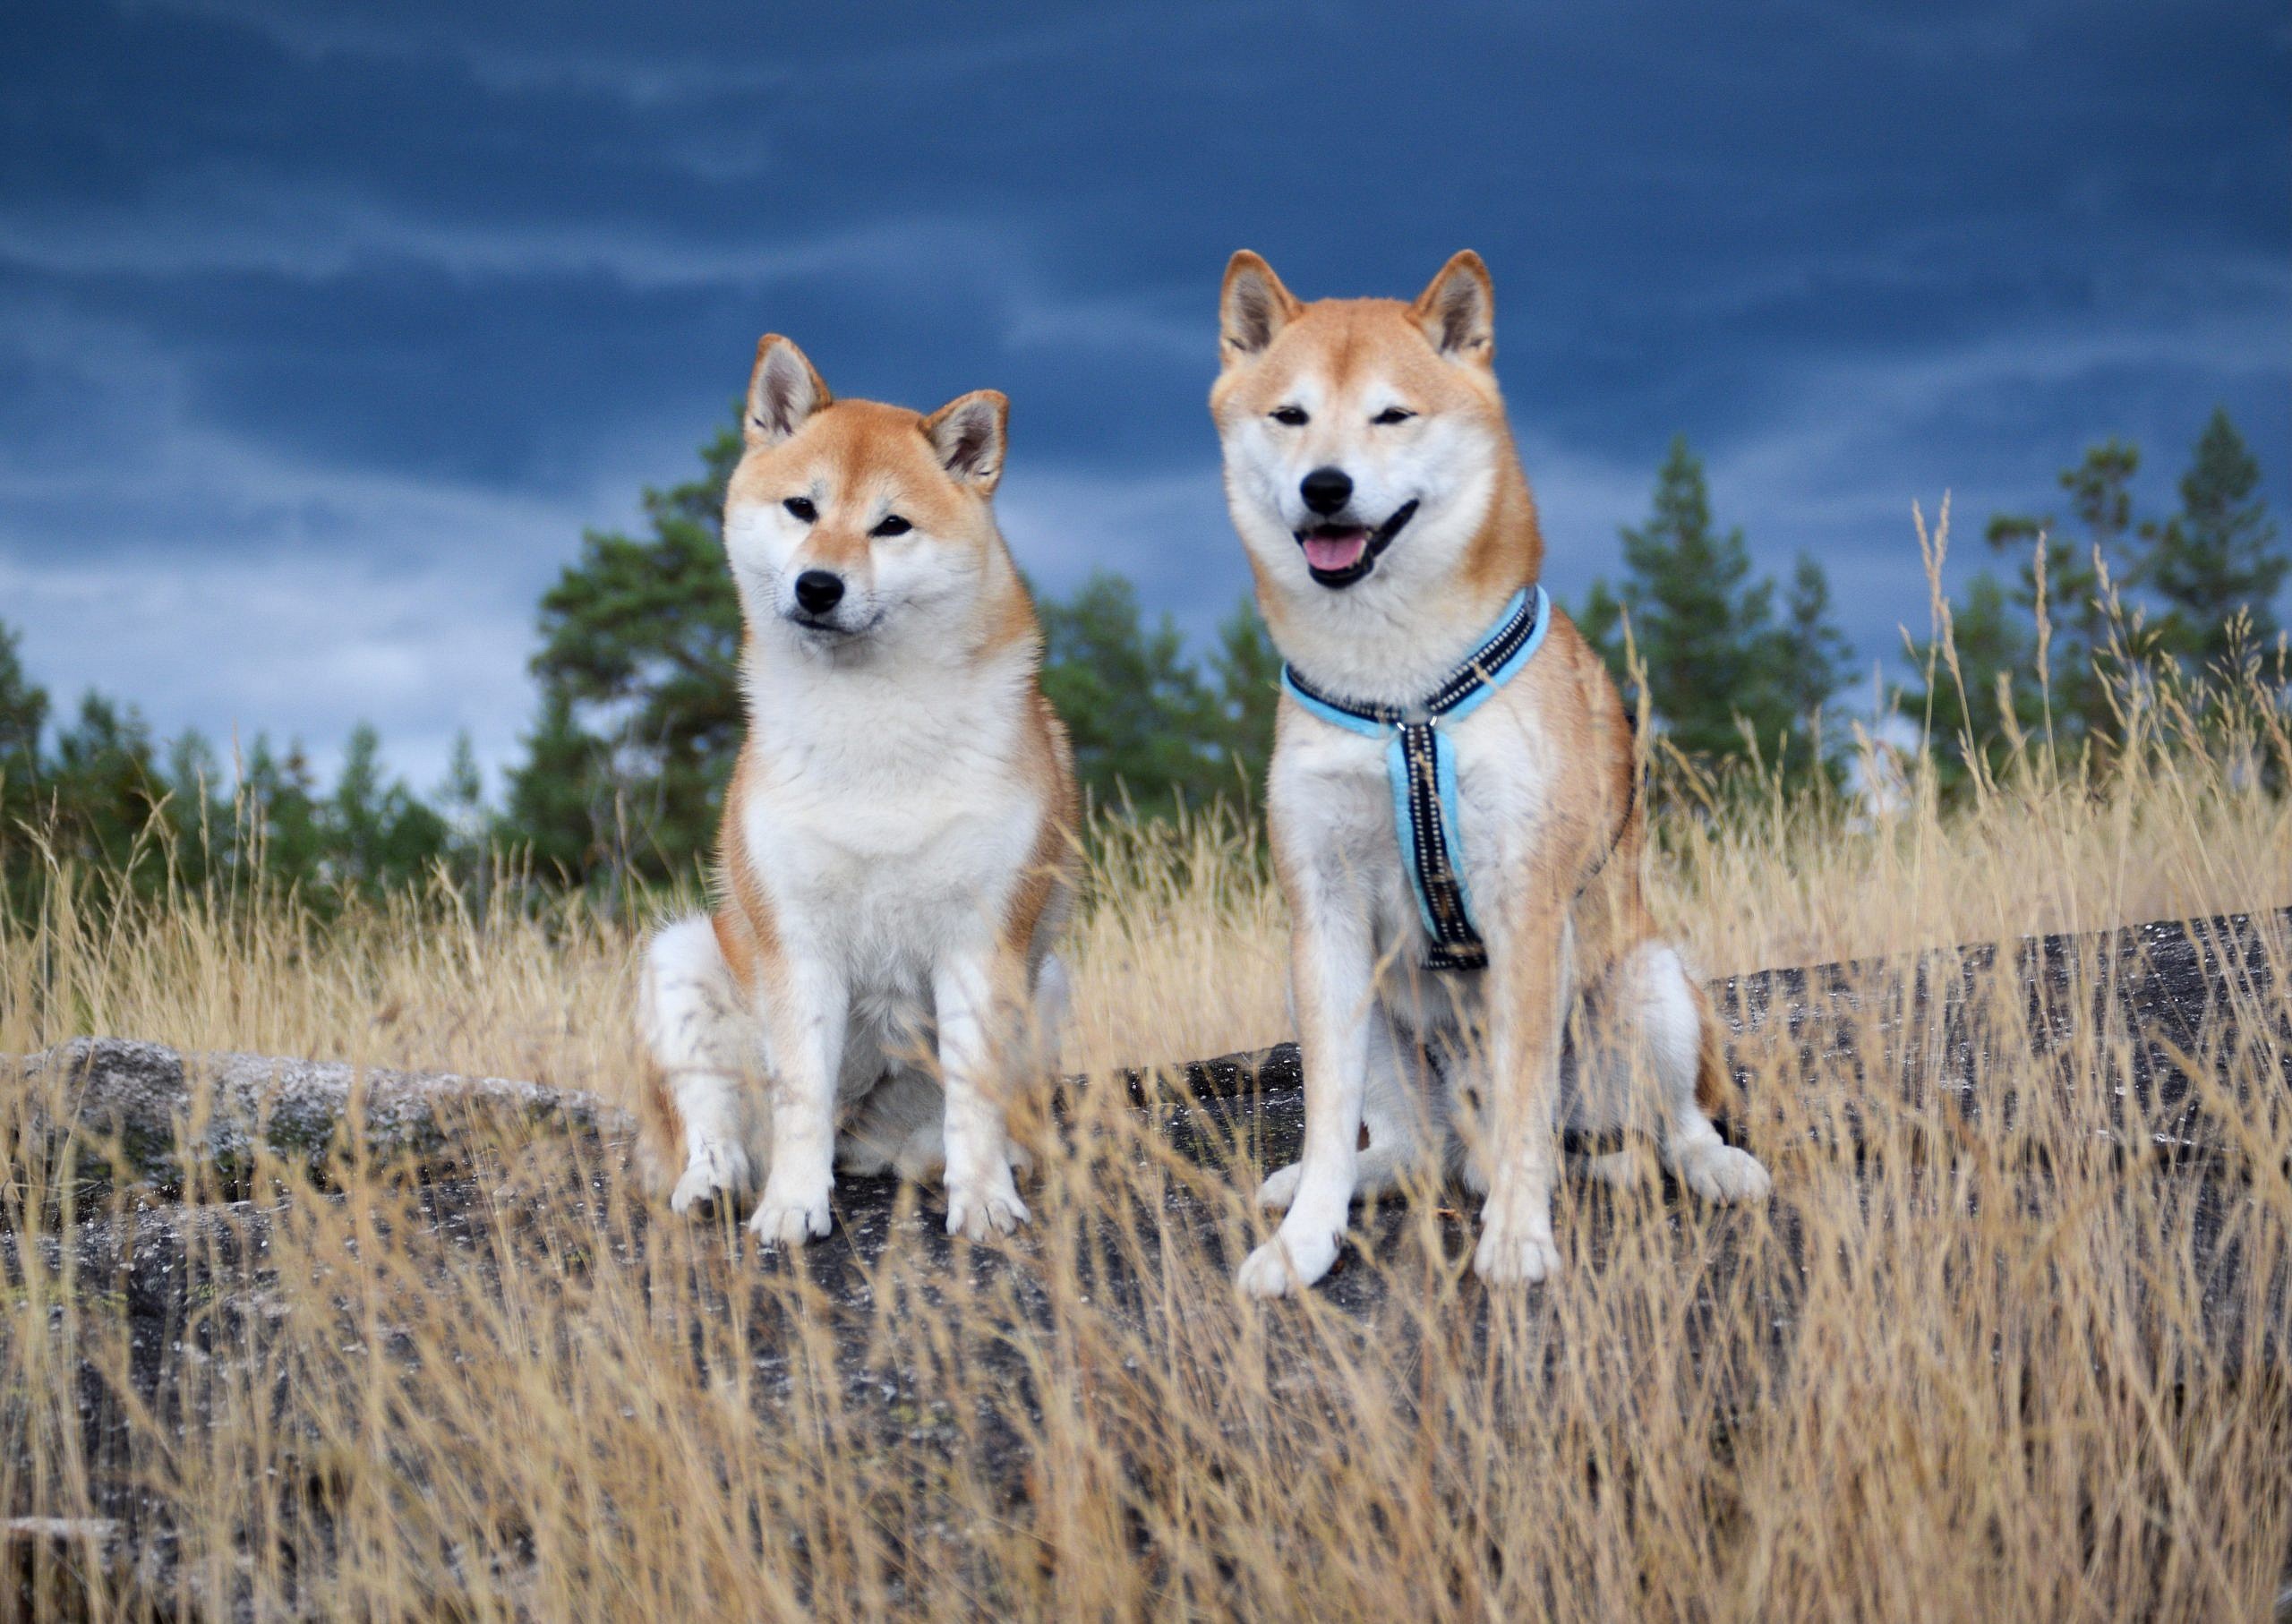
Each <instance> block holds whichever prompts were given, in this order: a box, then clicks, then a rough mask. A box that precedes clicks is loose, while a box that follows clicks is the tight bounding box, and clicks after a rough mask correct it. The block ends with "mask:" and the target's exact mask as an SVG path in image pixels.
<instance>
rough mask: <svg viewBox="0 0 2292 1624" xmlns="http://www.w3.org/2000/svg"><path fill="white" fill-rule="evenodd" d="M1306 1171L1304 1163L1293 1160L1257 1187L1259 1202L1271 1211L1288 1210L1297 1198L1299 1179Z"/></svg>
mask: <svg viewBox="0 0 2292 1624" xmlns="http://www.w3.org/2000/svg"><path fill="white" fill-rule="evenodd" d="M1304 1173H1305V1164H1304V1163H1303V1162H1291V1163H1290V1164H1289V1165H1288V1166H1287V1167H1284V1168H1282V1169H1281V1171H1280V1172H1279V1173H1276V1174H1274V1175H1271V1176H1270V1177H1269V1178H1268V1179H1267V1180H1266V1181H1265V1183H1263V1184H1260V1185H1259V1186H1258V1187H1257V1204H1258V1205H1259V1206H1261V1207H1263V1208H1266V1209H1269V1210H1270V1211H1274V1212H1281V1211H1286V1210H1287V1209H1288V1206H1289V1203H1290V1202H1292V1201H1296V1199H1297V1181H1298V1180H1299V1179H1300V1178H1302V1177H1304Z"/></svg>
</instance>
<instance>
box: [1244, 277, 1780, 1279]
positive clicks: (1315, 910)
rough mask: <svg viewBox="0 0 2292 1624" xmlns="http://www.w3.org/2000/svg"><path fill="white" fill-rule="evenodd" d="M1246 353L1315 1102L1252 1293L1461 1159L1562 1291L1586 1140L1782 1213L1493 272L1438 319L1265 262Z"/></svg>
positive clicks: (1276, 760) (1505, 1256)
mask: <svg viewBox="0 0 2292 1624" xmlns="http://www.w3.org/2000/svg"><path fill="white" fill-rule="evenodd" d="M1219 326H1220V346H1219V347H1220V360H1221V370H1220V372H1219V378H1218V381H1217V383H1216V385H1215V386H1214V387H1213V388H1212V389H1211V391H1210V411H1211V415H1212V416H1213V417H1214V418H1215V419H1216V422H1217V425H1218V432H1219V440H1220V442H1221V444H1222V445H1223V448H1224V453H1225V469H1226V494H1227V505H1228V507H1229V508H1230V509H1231V511H1232V514H1233V519H1234V525H1235V528H1236V530H1237V531H1239V532H1240V534H1241V538H1242V541H1243V543H1244V547H1245V549H1246V550H1247V552H1248V555H1249V563H1250V569H1251V572H1252V574H1253V576H1254V577H1255V578H1256V584H1257V600H1258V604H1259V607H1260V609H1261V611H1263V613H1264V615H1265V620H1266V625H1267V627H1268V628H1270V630H1271V632H1272V634H1273V640H1274V642H1275V644H1276V645H1278V646H1279V649H1280V651H1281V653H1282V655H1283V657H1284V658H1285V660H1286V661H1287V668H1286V673H1285V678H1284V684H1283V687H1284V693H1283V697H1282V700H1281V703H1280V706H1279V718H1278V721H1277V723H1276V731H1275V743H1274V752H1273V763H1272V767H1271V772H1270V782H1269V783H1268V786H1267V794H1266V805H1267V809H1268V813H1269V815H1270V823H1271V832H1272V844H1273V857H1274V865H1275V869H1276V872H1277V874H1278V876H1279V880H1280V884H1281V887H1282V891H1283V893H1284V894H1285V895H1286V896H1287V900H1288V903H1289V908H1290V912H1291V917H1292V920H1293V925H1292V938H1291V996H1292V1000H1293V1003H1294V1006H1295V1013H1296V1021H1297V1029H1298V1036H1299V1039H1300V1043H1301V1047H1302V1049H1303V1052H1304V1082H1305V1142H1304V1155H1303V1157H1302V1158H1301V1159H1300V1160H1299V1161H1298V1162H1297V1163H1296V1165H1295V1166H1293V1167H1285V1168H1283V1169H1281V1170H1280V1171H1279V1172H1277V1173H1275V1174H1274V1175H1272V1176H1271V1177H1270V1178H1269V1179H1268V1180H1267V1181H1266V1183H1265V1186H1264V1189H1263V1191H1262V1192H1261V1200H1262V1201H1263V1202H1264V1203H1265V1204H1266V1205H1267V1206H1269V1207H1274V1208H1287V1214H1286V1215H1285V1217H1284V1218H1283V1219H1282V1222H1281V1225H1280V1227H1279V1230H1278V1231H1277V1233H1276V1234H1275V1236H1274V1238H1273V1239H1272V1240H1271V1241H1270V1242H1268V1243H1267V1244H1264V1245H1262V1246H1261V1247H1259V1248H1258V1249H1257V1250H1256V1251H1255V1252H1252V1253H1251V1254H1250V1256H1249V1258H1248V1259H1247V1260H1246V1261H1244V1264H1243V1265H1242V1269H1241V1275H1240V1286H1241V1288H1242V1289H1243V1290H1244V1292H1246V1293H1248V1294H1250V1295H1257V1296H1271V1295H1279V1294H1281V1293H1284V1292H1287V1291H1289V1290H1291V1289H1293V1288H1296V1287H1302V1286H1308V1285H1311V1284H1312V1283H1313V1281H1315V1280H1318V1279H1319V1278H1321V1276H1322V1275H1323V1274H1324V1273H1325V1272H1327V1270H1328V1269H1329V1267H1330V1263H1331V1262H1332V1261H1334V1260H1335V1258H1336V1255H1337V1249H1338V1238H1339V1235H1340V1234H1341V1232H1342V1231H1343V1229H1344V1227H1345V1224H1346V1211H1347V1206H1348V1204H1349V1203H1350V1202H1351V1201H1352V1200H1353V1199H1354V1197H1355V1196H1356V1193H1358V1192H1364V1191H1366V1192H1375V1191H1380V1190H1383V1189H1386V1188H1390V1186H1392V1185H1393V1184H1396V1183H1397V1182H1398V1181H1399V1180H1400V1179H1401V1178H1402V1177H1403V1176H1404V1175H1407V1174H1408V1173H1409V1172H1411V1171H1412V1170H1414V1169H1418V1168H1424V1167H1440V1166H1441V1165H1443V1164H1446V1163H1450V1162H1453V1163H1454V1164H1456V1165H1457V1166H1458V1167H1459V1170H1460V1171H1461V1172H1462V1174H1463V1175H1464V1177H1465V1179H1466V1181H1467V1184H1470V1185H1471V1186H1472V1187H1473V1188H1475V1190H1477V1191H1479V1192H1483V1193H1484V1196H1485V1201H1484V1205H1483V1207H1482V1209H1481V1238H1480V1241H1479V1244H1478V1246H1477V1248H1476V1250H1475V1252H1474V1256H1473V1267H1474V1269H1475V1271H1476V1272H1477V1273H1478V1274H1479V1275H1480V1276H1481V1277H1482V1278H1484V1279H1487V1280H1491V1281H1535V1280H1541V1279H1544V1278H1546V1277H1547V1276H1549V1275H1550V1274H1551V1273H1552V1270H1553V1269H1556V1268H1557V1267H1558V1266H1559V1261H1560V1254H1559V1252H1558V1250H1557V1248H1556V1247H1555V1246H1554V1245H1553V1243H1552V1183H1553V1175H1554V1168H1555V1166H1556V1163H1557V1159H1558V1157H1557V1145H1556V1137H1557V1136H1556V1132H1555V1130H1556V1127H1557V1125H1558V1124H1560V1123H1562V1122H1565V1123H1567V1124H1569V1125H1573V1126H1578V1127H1582V1128H1586V1129H1589V1130H1605V1129H1611V1128H1619V1127H1642V1126H1644V1127H1647V1128H1652V1129H1653V1130H1655V1132H1656V1133H1658V1134H1659V1135H1660V1137H1661V1141H1662V1147H1663V1157H1664V1158H1665V1160H1666V1162H1667V1163H1668V1164H1669V1166H1670V1167H1672V1170H1673V1171H1674V1172H1675V1173H1676V1174H1677V1175H1678V1176H1679V1177H1680V1179H1681V1181H1682V1182H1683V1183H1684V1184H1687V1185H1688V1187H1689V1188H1690V1189H1692V1190H1693V1191H1695V1192H1697V1193H1698V1195H1700V1196H1703V1197H1705V1198H1706V1199H1708V1200H1712V1201H1756V1200H1758V1199H1760V1198H1762V1197H1764V1196H1765V1195H1766V1192H1767V1190H1768V1179H1767V1175H1766V1169H1765V1168H1763V1167H1760V1166H1759V1164H1758V1162H1757V1160H1756V1159H1754V1158H1752V1157H1750V1156H1749V1155H1748V1154H1747V1153H1745V1152H1744V1151H1741V1150H1736V1149H1734V1148H1732V1147H1731V1146H1729V1145H1728V1144H1726V1143H1725V1142H1724V1141H1723V1140H1722V1139H1721V1138H1720V1136H1719V1133H1718V1131H1717V1130H1716V1129H1715V1127H1714V1126H1713V1124H1712V1122H1711V1116H1710V1113H1711V1112H1712V1111H1714V1110H1715V1109H1716V1108H1717V1107H1718V1105H1719V1103H1720V1100H1721V1098H1722V1092H1723V1089H1724V1088H1725V1086H1726V1078H1725V1073H1724V1071H1723V1060H1722V1057H1721V1051H1720V1047H1719V1041H1718V1035H1717V1029H1716V1026H1715V1017H1714V1015H1713V1013H1712V1011H1711V1009H1710V1006H1709V1004H1708V1003H1707V1002H1706V999H1705V997H1704V995H1703V992H1702V989H1701V987H1699V986H1698V983H1697V982H1696V980H1695V979H1694V978H1693V977H1692V976H1691V975H1690V974H1689V971H1688V970H1687V968H1686V967H1685V965H1684V964H1683V962H1682V961H1681V955H1680V953H1679V952H1678V950H1677V949H1676V948H1674V947H1673V946H1672V945H1671V944H1669V943H1668V942H1666V941H1665V940H1664V939H1663V937H1662V936H1660V935H1659V934H1658V933H1657V931H1656V929H1655V924H1654V922H1653V921H1652V920H1651V919H1649V917H1648V914H1647V910H1646V902H1645V901H1644V899H1643V898H1642V895H1641V890H1640V849H1641V842H1642V839H1643V835H1644V814H1643V809H1642V808H1641V806H1640V804H1639V800H1638V795H1637V792H1636V791H1637V783H1638V779H1637V767H1636V764H1635V761H1634V756H1633V748H1632V734H1631V731H1630V726H1629V722H1628V720H1627V717H1626V714H1625V712H1624V709H1623V704H1622V700H1621V696H1620V695H1619V694H1618V692H1617V690H1616V687H1615V683H1614V682H1613V680H1612V679H1611V678H1610V677H1609V675H1608V672H1607V671H1606V668H1605V667H1604V665H1603V664H1602V662H1601V661H1600V659H1599V657H1598V656H1597V655H1596V654H1595V653H1594V652H1593V651H1592V649H1591V647H1590V646H1589V645H1587V644H1586V642H1585V641H1584V639H1583V637H1581V635H1580V634H1578V631H1577V630H1576V628H1575V627H1574V626H1573V625H1572V624H1570V623H1569V620H1568V617H1567V616H1566V615H1564V614H1562V613H1561V612H1560V611H1559V610H1558V609H1557V607H1555V606H1553V605H1552V603H1550V601H1549V599H1548V598H1547V597H1546V596H1545V594H1544V592H1543V589H1542V587H1541V586H1540V585H1538V577H1539V576H1540V575H1541V573H1542V571H1543V567H1544V539H1543V536H1542V534H1540V532H1539V530H1538V528H1537V524H1536V509H1535V500H1534V499H1533V498H1532V497H1531V496H1530V494H1529V491H1528V485H1527V478H1526V477H1525V475H1523V474H1522V473H1521V470H1520V465H1519V459H1518V454H1517V453H1516V452H1515V450H1514V449H1513V444H1512V437H1511V431H1510V428H1509V423H1508V422H1507V419H1506V417H1505V414H1504V404H1503V400H1502V397H1501V396H1500V395H1499V393H1498V391H1497V386H1496V377H1495V372H1494V371H1493V366H1492V362H1493V355H1494V342H1495V328H1494V296H1493V290H1492V286H1491V284H1490V280H1489V276H1488V271H1487V269H1486V268H1485V267H1484V266H1483V265H1482V263H1481V261H1480V259H1479V256H1477V255H1475V254H1473V253H1470V252H1465V253H1460V254H1458V255H1457V257H1456V258H1455V259H1453V260H1451V261H1449V263H1448V265H1447V266H1446V267H1444V268H1443V269H1441V273H1440V275H1438V276H1437V277H1435V278H1433V279H1432V284H1431V286H1428V287H1426V289H1425V290H1424V293H1423V294H1422V295H1420V296H1419V297H1418V298H1417V299H1416V300H1415V303H1402V302H1400V301H1398V300H1394V299H1325V300H1321V301H1320V302H1318V303H1310V304H1308V303H1300V302H1299V301H1298V300H1296V298H1294V297H1293V296H1292V295H1290V293H1289V291H1288V290H1287V288H1285V287H1284V286H1282V284H1281V281H1280V278H1278V277H1276V276H1275V275H1274V273H1273V270H1272V268H1271V267H1270V266H1269V265H1268V264H1266V262H1265V261H1263V260H1261V259H1260V258H1259V257H1258V256H1257V255H1255V254H1253V253H1248V252H1242V253H1237V254H1236V255H1235V256H1234V258H1233V261H1232V262H1231V263H1230V264H1228V265H1227V269H1226V279H1225V286H1224V289H1223V293H1222V296H1221V299H1220V318H1219ZM1443 1085H1445V1086H1443ZM1637 1167H1638V1161H1637V1159H1636V1158H1632V1157H1631V1156H1630V1155H1629V1153H1628V1152H1626V1153H1623V1154H1621V1155H1619V1156H1616V1157H1610V1158H1602V1159H1601V1161H1600V1162H1598V1163H1597V1164H1595V1171H1597V1172H1599V1173H1601V1174H1602V1175H1604V1176H1607V1177H1610V1178H1612V1179H1617V1180H1621V1179H1623V1178H1625V1177H1628V1176H1629V1175H1630V1173H1631V1171H1632V1170H1633V1169H1636V1168H1637Z"/></svg>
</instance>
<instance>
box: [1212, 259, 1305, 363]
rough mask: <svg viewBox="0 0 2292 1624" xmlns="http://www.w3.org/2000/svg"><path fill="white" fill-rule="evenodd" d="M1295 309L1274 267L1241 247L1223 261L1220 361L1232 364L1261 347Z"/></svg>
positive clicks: (1270, 338)
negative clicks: (1224, 270) (1224, 277)
mask: <svg viewBox="0 0 2292 1624" xmlns="http://www.w3.org/2000/svg"><path fill="white" fill-rule="evenodd" d="M1298 309H1299V305H1298V303H1297V301H1296V298H1295V297H1294V296H1293V295H1291V294H1290V292H1289V290H1288V289H1287V288H1286V287H1284V286H1281V278H1279V277H1277V276H1275V275H1274V274H1273V267H1272V266H1270V265H1268V264H1267V263H1266V262H1265V261H1263V260H1261V259H1260V258H1259V257H1258V256H1257V255H1255V254H1253V253H1252V252H1250V251H1249V250H1248V249H1246V248H1244V249H1243V250H1242V251H1241V252H1238V253H1236V255H1235V256H1234V257H1233V258H1232V259H1230V260H1228V261H1226V283H1225V286H1224V287H1223V288H1221V289H1220V290H1219V295H1218V358H1219V362H1220V363H1223V364H1224V365H1227V366H1232V365H1233V364H1234V363H1236V362H1239V361H1246V360H1248V359H1249V358H1250V357H1251V356H1252V355H1256V354H1258V353H1259V352H1260V351H1261V350H1263V349H1264V348H1265V346H1267V345H1269V344H1270V343H1272V342H1273V339H1274V335H1276V334H1277V333H1279V332H1280V330H1281V329H1283V328H1285V327H1287V326H1288V325H1289V323H1290V321H1292V320H1293V319H1294V318H1295V317H1296V314H1297V312H1298Z"/></svg>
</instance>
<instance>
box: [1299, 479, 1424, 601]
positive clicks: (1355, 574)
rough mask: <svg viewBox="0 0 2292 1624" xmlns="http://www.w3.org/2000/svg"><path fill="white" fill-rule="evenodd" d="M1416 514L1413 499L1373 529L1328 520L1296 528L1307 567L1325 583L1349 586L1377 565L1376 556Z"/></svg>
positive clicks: (1325, 584)
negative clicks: (1299, 528) (1307, 526)
mask: <svg viewBox="0 0 2292 1624" xmlns="http://www.w3.org/2000/svg"><path fill="white" fill-rule="evenodd" d="M1414 517H1416V503H1415V500H1414V499H1412V500H1408V501H1405V502H1403V503H1402V504H1401V505H1400V506H1399V507H1398V508H1396V509H1393V514H1392V517H1390V518H1389V519H1387V520H1386V521H1385V522H1384V523H1383V524H1381V525H1380V526H1377V527H1376V528H1375V529H1374V530H1372V529H1370V528H1369V527H1368V526H1366V525H1349V524H1342V523H1337V522H1333V521H1332V522H1326V523H1322V524H1319V525H1314V526H1312V527H1310V528H1308V529H1304V530H1300V531H1297V532H1296V533H1295V534H1296V537H1297V545H1298V546H1300V547H1302V548H1304V551H1305V568H1306V569H1307V570H1309V571H1310V572H1311V573H1312V575H1313V579H1314V580H1316V581H1319V582H1320V583H1321V585H1324V586H1331V587H1338V586H1350V585H1353V583H1354V582H1356V581H1358V580H1361V579H1363V578H1364V577H1366V576H1367V575H1368V573H1369V572H1370V571H1371V570H1373V569H1374V568H1376V567H1377V560H1378V558H1379V557H1380V556H1381V555H1382V554H1383V552H1384V551H1385V549H1386V548H1388V547H1390V546H1391V545H1392V544H1393V537H1395V536H1397V535H1398V534H1400V533H1401V527H1402V526H1404V525H1406V524H1407V523H1408V521H1409V520H1410V519H1412V518H1414Z"/></svg>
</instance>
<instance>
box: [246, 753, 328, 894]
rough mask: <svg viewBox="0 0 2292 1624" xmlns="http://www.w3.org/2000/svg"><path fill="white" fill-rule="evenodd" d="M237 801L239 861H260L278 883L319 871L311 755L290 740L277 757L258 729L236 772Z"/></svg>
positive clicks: (321, 839)
mask: <svg viewBox="0 0 2292 1624" xmlns="http://www.w3.org/2000/svg"><path fill="white" fill-rule="evenodd" d="M239 801H240V813H239V816H240V817H241V818H242V819H243V820H244V827H243V829H242V831H241V840H240V842H239V853H240V860H241V861H242V862H243V863H244V864H246V865H248V866H250V867H252V865H254V864H255V863H257V862H259V863H260V865H261V871H262V873H263V875H264V876H266V877H267V878H268V879H269V880H270V881H271V882H273V883H274V884H277V885H282V886H290V885H306V884H308V883H310V882H312V881H314V880H316V879H318V878H319V877H320V872H319V866H320V861H321V858H322V857H323V856H324V854H325V847H326V834H325V832H324V830H323V829H322V828H321V826H320V817H319V805H318V799H317V794H316V785H315V783H314V782H313V781H312V777H311V766H310V761H309V759H308V758H307V757H306V756H304V754H303V747H302V745H301V744H300V743H299V742H297V741H290V742H289V743H288V745H287V747H286V755H285V756H283V757H282V756H277V755H274V754H273V753H272V751H271V748H270V740H269V737H268V736H267V735H265V734H261V733H257V734H256V735H255V737H254V745H253V747H252V748H251V749H250V750H249V751H248V753H247V758H246V765H245V767H244V770H243V771H242V773H241V774H240V777H239Z"/></svg>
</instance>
